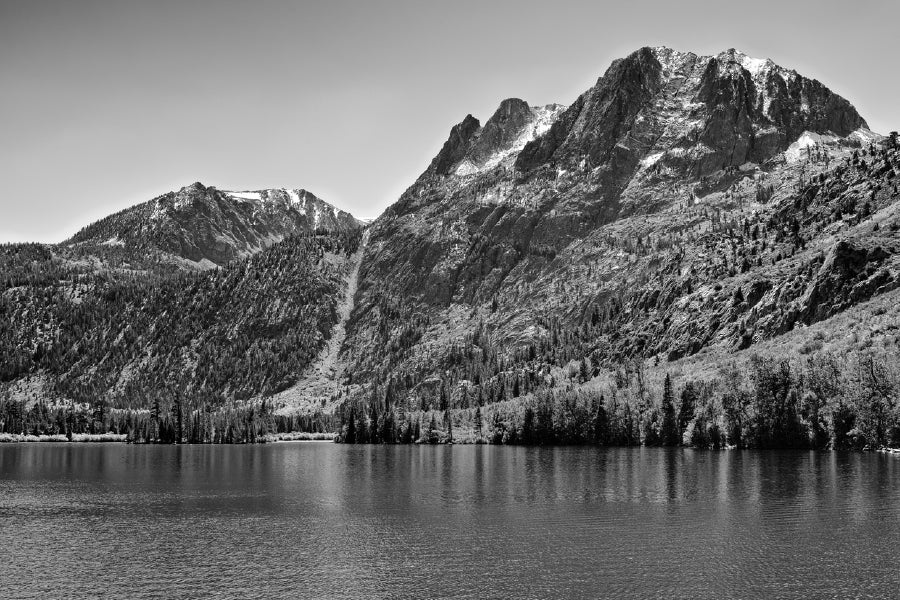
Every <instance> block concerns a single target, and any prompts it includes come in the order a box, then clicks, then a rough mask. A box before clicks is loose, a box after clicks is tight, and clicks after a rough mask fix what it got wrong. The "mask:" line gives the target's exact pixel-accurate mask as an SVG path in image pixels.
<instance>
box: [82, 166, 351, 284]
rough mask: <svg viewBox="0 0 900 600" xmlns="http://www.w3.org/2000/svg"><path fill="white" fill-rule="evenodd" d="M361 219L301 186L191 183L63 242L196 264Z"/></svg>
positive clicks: (345, 228)
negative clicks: (240, 188)
mask: <svg viewBox="0 0 900 600" xmlns="http://www.w3.org/2000/svg"><path fill="white" fill-rule="evenodd" d="M361 225H362V223H360V222H359V221H357V220H356V219H355V218H354V217H353V216H352V215H350V214H349V213H346V212H344V211H341V210H338V209H337V208H335V207H334V206H332V205H330V204H328V203H327V202H325V201H323V200H321V199H319V198H317V197H316V196H314V195H313V194H312V193H310V192H307V191H306V190H287V189H269V190H258V191H246V192H233V191H223V190H217V189H216V188H214V187H206V186H204V185H203V184H202V183H199V182H197V183H193V184H191V185H189V186H186V187H183V188H181V189H180V190H178V191H177V192H169V193H168V194H164V195H162V196H159V197H157V198H154V199H153V200H150V201H149V202H145V203H143V204H139V205H137V206H134V207H132V208H128V209H126V210H124V211H121V212H119V213H116V214H114V215H111V216H109V217H106V218H105V219H102V220H100V221H98V222H96V223H93V224H92V225H89V226H88V227H85V228H84V229H82V230H81V231H79V232H78V233H77V234H76V235H74V236H73V237H72V238H71V239H70V240H68V241H67V242H66V243H68V244H76V245H90V244H95V245H96V244H103V245H107V246H124V247H127V248H129V249H133V250H141V249H146V250H151V249H152V250H159V251H162V252H164V253H167V254H169V255H172V256H173V257H176V258H179V259H184V260H185V261H190V262H191V263H194V264H195V265H196V266H198V267H201V268H208V267H213V266H222V265H224V264H226V263H228V262H230V261H233V260H237V259H240V258H245V257H248V256H250V255H252V254H255V253H257V252H259V251H260V250H263V249H264V248H267V247H269V246H271V245H272V244H274V243H276V242H279V241H281V240H283V239H284V238H285V237H286V236H288V235H291V234H295V233H302V232H312V231H315V230H317V229H319V230H327V231H350V230H352V229H356V228H358V227H360V226H361Z"/></svg>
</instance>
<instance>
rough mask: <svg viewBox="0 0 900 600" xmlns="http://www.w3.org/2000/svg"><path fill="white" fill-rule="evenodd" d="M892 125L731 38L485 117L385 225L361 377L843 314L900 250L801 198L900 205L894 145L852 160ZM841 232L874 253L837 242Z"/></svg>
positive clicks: (368, 281)
mask: <svg viewBox="0 0 900 600" xmlns="http://www.w3.org/2000/svg"><path fill="white" fill-rule="evenodd" d="M879 139H880V138H879V136H877V135H875V134H872V133H871V132H869V131H868V129H867V126H866V122H865V121H864V120H863V119H862V117H860V115H859V114H858V113H857V112H856V110H855V109H854V108H853V106H851V105H850V103H849V102H847V101H846V100H845V99H843V98H841V97H840V96H838V95H837V94H834V93H833V92H831V91H830V90H828V89H827V88H826V87H825V86H824V85H822V84H821V83H819V82H818V81H815V80H810V79H807V78H805V77H803V76H802V75H800V74H798V73H796V72H795V71H792V70H788V69H785V68H782V67H780V66H778V65H775V64H774V63H773V62H772V61H771V60H759V59H754V58H751V57H748V56H746V55H744V54H742V53H740V52H738V51H736V50H733V49H730V50H726V51H725V52H722V53H720V54H718V55H716V56H697V55H695V54H692V53H689V52H678V51H675V50H671V49H668V48H642V49H640V50H638V51H637V52H634V53H633V54H631V55H629V56H628V57H626V58H623V59H620V60H616V61H614V62H613V63H612V65H611V66H610V67H609V69H607V71H606V73H605V74H604V75H603V76H602V77H600V79H599V80H598V81H597V83H596V84H595V85H594V86H593V87H592V88H591V89H589V90H587V91H586V92H584V93H583V94H582V95H581V96H579V97H578V98H577V99H576V100H575V101H574V102H573V103H572V104H571V105H569V106H568V107H563V106H559V105H550V106H547V107H540V108H535V107H531V106H529V105H528V104H527V103H526V102H524V101H522V100H518V99H509V100H504V101H503V102H502V103H501V105H500V106H499V108H498V109H497V111H496V112H495V113H494V114H493V116H491V117H490V119H488V121H487V122H486V123H485V124H484V126H481V125H480V122H479V121H478V120H477V119H475V118H474V117H472V116H471V115H468V116H467V117H466V118H465V119H464V120H463V121H462V122H461V123H460V124H458V125H456V126H454V127H453V128H452V130H451V133H450V136H449V139H448V140H447V142H446V143H445V144H444V146H443V148H442V149H441V151H440V153H439V154H438V156H437V157H435V159H434V161H432V163H431V165H430V166H429V168H428V169H427V170H426V171H425V172H424V173H423V174H422V175H421V176H420V177H419V178H418V180H417V181H416V182H415V183H414V184H413V185H412V186H411V187H410V188H409V189H408V190H407V191H406V192H405V193H404V194H403V195H402V196H401V198H400V199H399V200H398V201H397V203H396V204H394V205H393V206H392V207H390V208H389V209H388V210H387V211H386V212H385V213H384V215H382V217H380V218H379V219H378V220H376V221H375V222H374V223H373V224H372V225H371V228H370V241H369V245H368V247H367V250H366V254H365V257H364V260H363V263H362V267H361V271H360V285H359V293H358V296H359V297H358V299H357V303H356V309H355V310H354V313H353V316H352V318H351V323H350V325H349V326H348V340H347V343H346V344H345V345H344V349H345V350H344V360H346V361H348V362H349V363H350V365H351V366H352V369H351V370H352V372H353V374H354V375H353V381H354V382H358V383H371V382H377V383H379V385H381V384H384V383H385V381H386V378H393V380H394V381H395V384H394V385H399V384H397V383H396V381H397V380H402V381H405V382H407V384H406V387H407V390H408V391H409V390H415V389H424V388H420V387H418V386H419V384H422V382H423V381H425V380H426V379H427V378H428V377H442V376H444V374H445V373H446V372H448V371H452V370H454V369H460V368H462V367H460V366H459V364H460V363H459V360H460V359H459V355H458V352H461V351H460V350H459V348H460V347H469V348H471V346H472V344H473V342H472V341H471V340H473V339H476V338H477V339H480V340H482V342H481V343H480V345H479V349H478V350H477V351H476V350H471V349H470V350H467V351H466V352H468V353H469V354H470V355H471V353H472V352H482V351H483V352H486V353H493V354H497V355H502V356H504V357H505V358H506V360H508V361H509V363H508V364H509V365H512V366H511V368H526V367H525V363H524V362H522V359H521V356H522V353H525V354H526V355H531V354H533V353H534V352H535V348H544V349H547V348H550V349H552V351H551V350H546V352H551V354H552V355H553V356H556V357H557V358H555V359H554V360H562V358H559V357H569V358H572V357H582V356H585V357H589V358H590V359H591V360H592V361H593V364H598V363H603V362H610V363H612V362H616V361H618V362H621V361H622V360H625V359H630V358H648V357H654V356H656V357H657V358H658V359H661V360H676V359H679V358H681V357H684V356H689V355H692V354H694V353H696V352H698V351H700V350H701V349H703V348H707V347H711V346H721V347H723V348H726V349H728V350H729V351H732V350H735V349H740V348H746V347H748V346H751V345H753V344H754V343H757V342H759V341H761V340H766V339H770V338H772V337H773V336H777V335H780V334H781V333H784V332H786V331H790V330H791V329H793V328H794V327H796V326H799V325H802V324H804V323H806V324H808V323H812V322H815V321H818V320H821V319H823V318H827V317H829V316H830V315H833V314H835V313H836V312H838V311H841V310H843V309H844V308H846V307H847V306H848V305H850V304H853V303H855V302H859V301H862V300H863V299H866V298H869V297H871V296H872V295H874V294H877V293H880V292H879V291H878V290H881V291H884V290H885V289H889V288H890V284H889V282H890V281H893V278H894V275H893V272H894V270H895V268H894V266H893V264H894V263H893V259H892V258H884V257H882V256H881V255H880V254H879V253H878V252H877V251H875V250H872V249H870V247H871V246H872V241H871V240H870V239H865V241H863V239H864V238H865V235H864V232H865V231H866V229H865V227H866V225H865V221H864V220H862V219H861V218H859V216H857V217H855V218H853V219H850V218H849V216H848V219H847V220H845V221H842V225H837V224H832V217H831V216H830V214H829V215H828V216H827V217H824V216H820V217H815V218H813V217H811V216H810V215H811V213H807V212H806V209H803V212H802V214H797V209H796V208H792V207H796V206H798V205H799V203H801V199H802V198H807V197H808V198H816V200H815V202H813V204H814V205H815V206H820V205H821V207H822V208H821V211H822V212H824V213H830V212H833V211H834V205H833V204H834V201H835V198H838V196H840V197H841V198H843V200H841V201H842V202H844V203H845V204H846V203H847V202H848V200H846V199H847V198H849V197H851V196H852V197H862V196H863V195H865V194H871V193H872V190H873V188H872V187H871V186H872V185H874V186H876V188H875V189H876V191H875V193H874V195H872V197H871V198H872V199H871V203H872V206H871V207H870V214H871V212H872V211H877V210H881V209H885V210H887V208H886V207H888V206H891V205H892V202H893V198H894V194H895V192H894V191H893V190H894V189H895V186H893V184H891V183H890V181H889V177H893V172H894V171H893V168H892V167H891V168H888V167H886V166H885V164H893V163H892V162H891V161H892V160H893V159H892V156H893V155H892V154H891V152H893V151H888V150H879V152H882V153H884V154H883V155H882V154H877V156H876V154H875V153H873V154H872V155H871V158H870V159H869V162H870V163H871V164H875V163H876V162H877V163H878V164H877V165H876V166H874V167H872V169H870V170H868V171H866V172H861V171H860V170H859V167H857V166H848V161H851V160H857V159H853V158H852V157H851V153H853V152H857V153H858V152H859V151H860V149H861V148H862V149H868V148H869V146H870V145H871V144H873V143H874V142H877V141H878V140H879ZM878 161H882V162H878ZM885 161H886V162H885ZM840 165H843V166H840ZM873 172H877V173H879V175H878V177H879V180H878V182H874V181H873V179H872V175H873ZM823 182H824V183H823ZM867 185H868V186H870V187H865V186H867ZM813 188H815V189H813ZM825 188H827V189H829V190H830V191H828V192H827V193H828V196H827V197H823V196H822V193H821V192H820V190H821V189H825ZM803 202H806V203H807V204H809V203H810V202H812V200H804V201H803ZM859 204H860V205H861V204H862V201H860V203H859ZM817 210H819V209H817ZM849 214H852V213H850V212H849V211H848V215H849ZM806 217H809V218H806ZM869 226H871V224H870V225H869ZM828 227H831V229H828ZM841 227H844V228H845V229H840V228H841ZM882 231H883V230H882ZM840 232H843V233H840ZM838 233H840V234H841V235H845V236H847V237H848V238H853V239H857V238H859V240H860V241H857V242H852V244H853V245H854V246H853V247H861V248H863V249H862V250H859V252H861V253H862V254H863V258H859V259H858V260H857V258H853V257H852V256H850V255H848V253H847V252H845V251H844V250H842V249H840V248H838V249H836V250H834V251H833V252H832V247H833V246H834V244H835V243H837V240H836V239H835V235H837V234H838ZM880 235H882V234H880ZM881 246H882V248H887V247H888V246H887V242H885V243H882V244H881ZM872 252H875V254H872ZM829 253H832V254H833V253H837V254H836V255H835V256H836V257H835V258H834V259H833V260H831V259H829V260H830V262H828V261H825V262H826V263H827V264H825V265H824V266H823V260H825V259H824V257H825V256H831V255H832V254H829ZM850 254H852V253H850ZM890 254H892V253H890ZM860 261H862V262H860ZM857 262H860V264H864V265H865V267H864V268H865V269H874V271H873V272H872V273H869V274H868V275H867V276H866V277H865V279H864V280H865V282H866V283H865V284H861V283H860V282H856V283H852V285H851V283H850V282H849V279H848V277H847V273H848V272H849V271H848V269H850V270H852V269H853V268H855V267H848V268H844V267H840V266H839V265H841V264H844V263H846V264H848V265H855V264H856V263H857ZM857 266H859V265H857ZM860 268H863V267H860ZM822 269H824V271H822ZM816 273H819V276H818V279H817V278H816V276H815V274H816ZM836 274H837V275H836ZM835 277H837V278H838V279H840V281H841V282H840V283H835V281H834V278H835ZM885 286H887V287H885ZM829 307H830V308H829ZM560 328H562V329H564V330H565V331H567V332H569V333H567V335H566V336H565V337H563V336H561V334H560V333H559V330H560ZM485 332H487V333H485ZM573 332H574V333H573ZM485 336H487V337H485ZM486 339H490V342H489V343H488V342H486V341H484V340H486ZM398 340H402V342H401V341H398ZM476 345H478V344H476ZM517 357H519V358H517ZM454 365H455V366H454ZM532 367H533V365H532ZM532 367H528V368H532ZM460 377H461V376H460ZM397 391H398V393H400V390H399V388H398V390H397Z"/></svg>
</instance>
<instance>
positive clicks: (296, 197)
mask: <svg viewBox="0 0 900 600" xmlns="http://www.w3.org/2000/svg"><path fill="white" fill-rule="evenodd" d="M284 192H285V193H286V194H287V195H288V199H289V200H290V201H291V204H300V194H298V193H297V190H289V189H287V188H285V190H284Z"/></svg>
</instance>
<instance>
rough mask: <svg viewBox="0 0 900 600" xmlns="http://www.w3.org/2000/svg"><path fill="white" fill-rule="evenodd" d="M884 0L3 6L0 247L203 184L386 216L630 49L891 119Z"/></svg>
mask: <svg viewBox="0 0 900 600" xmlns="http://www.w3.org/2000/svg"><path fill="white" fill-rule="evenodd" d="M897 23H900V2H897V1H896V0H858V1H857V2H848V1H847V0H840V1H832V0H817V1H796V0H776V1H772V0H753V1H750V0H746V1H744V2H725V1H718V2H714V3H713V2H700V1H697V0H680V1H679V2H672V1H671V0H644V1H642V2H623V1H621V0H617V1H615V2H600V1H594V2H589V1H583V0H579V1H576V0H553V1H549V0H502V1H497V2H491V1H489V0H481V1H476V0H453V1H447V0H440V1H432V0H383V1H382V0H356V1H348V0H322V1H294V2H288V1H284V0H255V1H247V2H238V1H236V0H152V1H150V0H21V1H10V0H0V242H12V241H40V242H59V241H62V240H64V239H65V238H67V237H69V236H71V235H72V234H74V233H75V232H76V231H77V230H78V229H80V228H81V227H83V226H85V225H87V224H88V223H91V222H92V221H95V220H97V219H98V218H101V217H103V216H105V215H107V214H110V213H112V212H115V211H117V210H121V209H123V208H126V207H128V206H131V205H134V204H137V203H139V202H143V201H145V200H149V199H151V198H153V197H155V196H158V195H160V194H163V193H165V192H167V191H170V190H177V189H179V188H181V187H183V186H185V185H188V184H190V183H192V182H194V181H201V182H203V183H204V184H206V185H214V186H216V187H218V188H219V189H230V190H247V189H261V188H280V187H286V188H305V189H307V190H309V191H311V192H313V193H314V194H316V195H318V196H319V197H321V198H323V199H324V200H326V201H328V202H331V203H332V204H335V205H336V206H338V207H339V208H342V209H345V210H348V211H350V212H351V213H353V214H354V215H356V216H357V217H359V218H364V219H369V218H374V217H376V216H378V215H379V214H380V213H381V212H382V211H383V210H384V209H385V208H386V207H387V206H389V205H390V204H391V203H393V202H394V201H396V200H397V198H398V197H399V195H400V194H401V193H402V192H403V190H404V189H406V188H407V187H408V186H409V185H410V184H411V183H412V182H413V181H414V180H415V178H416V177H417V176H418V175H419V174H420V173H421V172H422V171H423V170H424V169H425V168H426V167H427V166H428V163H429V162H430V161H431V159H432V157H433V156H434V155H435V154H436V153H437V151H438V150H439V149H440V147H441V145H442V144H443V142H444V141H445V140H446V138H447V135H448V133H449V130H450V127H452V126H453V125H454V124H455V123H458V122H459V121H461V120H462V119H463V118H464V117H465V116H466V114H469V113H471V114H473V115H474V116H476V117H478V118H479V119H481V121H482V122H484V121H485V120H486V119H487V118H488V117H489V116H490V115H491V114H492V113H493V112H494V110H495V109H496V107H497V105H498V104H499V103H500V101H501V100H503V99H504V98H508V97H519V98H522V99H524V100H526V101H528V102H529V103H530V104H533V105H541V104H548V103H551V102H558V103H562V104H569V103H571V102H572V101H573V100H574V99H575V98H576V97H577V96H578V95H579V94H580V93H582V92H583V91H584V90H586V89H588V88H589V87H591V86H592V85H593V84H594V83H595V82H596V80H597V78H598V77H600V76H601V75H602V74H603V72H604V71H605V70H606V68H607V67H608V66H609V64H610V62H611V61H612V60H613V59H615V58H618V57H622V56H625V55H627V54H629V53H631V52H632V51H634V50H636V49H638V48H640V47H642V46H657V45H665V46H670V47H673V48H675V49H678V50H684V51H692V52H695V53H697V54H717V53H719V52H721V51H723V50H725V49H727V48H732V47H733V48H737V49H738V50H741V51H743V52H745V53H747V54H749V55H751V56H754V57H759V58H772V59H773V60H774V61H775V62H776V63H778V64H780V65H782V66H784V67H787V68H794V69H796V70H797V71H798V72H800V73H801V74H803V75H805V76H807V77H812V78H815V79H819V80H820V81H822V82H823V83H824V84H825V85H827V86H828V87H829V88H831V89H832V90H833V91H835V92H837V93H839V94H841V95H842V96H844V97H846V98H847V99H848V100H850V102H852V103H853V104H854V106H856V108H857V110H858V111H859V112H860V114H862V116H863V117H864V118H865V119H866V120H867V121H868V123H869V126H870V127H871V128H872V129H874V130H875V131H878V132H881V133H886V132H888V131H891V130H894V129H900V102H898V98H900V78H898V77H896V76H895V64H894V63H895V60H896V58H897V56H898V50H900V42H898V37H900V36H897V35H896V31H895V28H896V24H897Z"/></svg>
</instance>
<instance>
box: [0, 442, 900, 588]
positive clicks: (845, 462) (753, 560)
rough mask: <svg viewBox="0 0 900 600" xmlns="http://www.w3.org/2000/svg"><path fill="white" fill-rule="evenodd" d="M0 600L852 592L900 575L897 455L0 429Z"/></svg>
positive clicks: (893, 581) (893, 584)
mask: <svg viewBox="0 0 900 600" xmlns="http://www.w3.org/2000/svg"><path fill="white" fill-rule="evenodd" d="M0 468H2V471H0V548H2V552H3V558H4V560H3V562H4V563H5V564H3V565H2V566H0V597H9V598H62V597H77V598H85V597H122V598H173V597H185V598H188V597H189V598H236V597H266V598H288V597H290V598H296V597H299V598H421V597H429V598H511V597H512V598H599V597H609V598H661V597H665V598H779V597H783V598H798V597H813V598H846V597H884V598H888V597H896V594H897V593H898V589H900V560H898V553H900V552H898V551H900V458H898V457H896V456H887V455H882V454H849V453H848V454H842V453H811V452H752V451H722V452H704V451H694V450H688V449H661V448H621V449H597V448H523V447H502V446H346V445H336V444H331V443H279V444H269V445H254V446H132V445H125V444H65V443H62V444H54V443H46V444H44V443H40V444H37V443H33V444H5V445H3V444H0Z"/></svg>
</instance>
